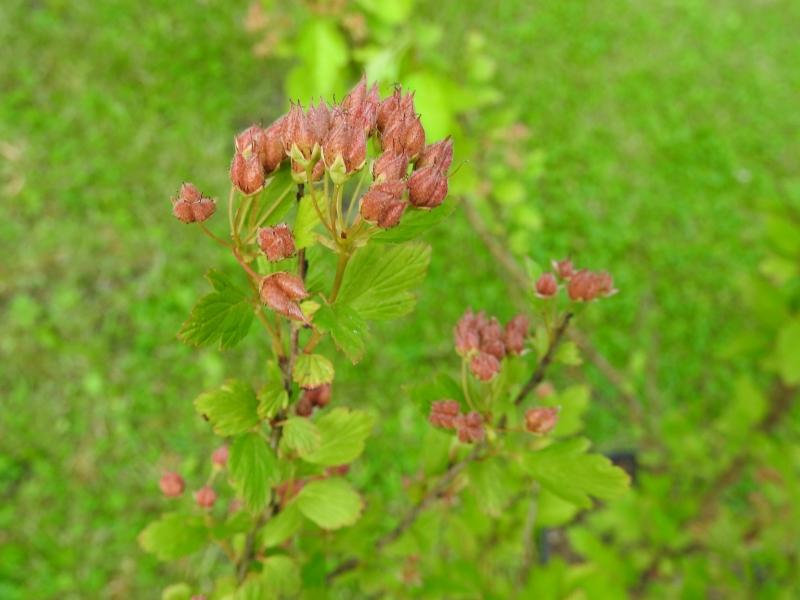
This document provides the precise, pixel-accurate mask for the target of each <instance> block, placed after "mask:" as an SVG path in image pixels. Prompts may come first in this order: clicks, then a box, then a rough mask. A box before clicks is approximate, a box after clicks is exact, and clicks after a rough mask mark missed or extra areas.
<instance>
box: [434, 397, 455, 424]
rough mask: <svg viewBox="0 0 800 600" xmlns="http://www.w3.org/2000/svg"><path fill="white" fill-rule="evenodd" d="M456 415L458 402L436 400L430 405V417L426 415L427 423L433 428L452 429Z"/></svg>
mask: <svg viewBox="0 0 800 600" xmlns="http://www.w3.org/2000/svg"><path fill="white" fill-rule="evenodd" d="M458 413H459V406H458V402H456V401H455V400H437V401H436V402H434V403H433V404H431V412H430V415H428V421H429V422H430V423H431V425H433V426H434V427H443V428H444V429H454V428H455V426H456V417H458Z"/></svg>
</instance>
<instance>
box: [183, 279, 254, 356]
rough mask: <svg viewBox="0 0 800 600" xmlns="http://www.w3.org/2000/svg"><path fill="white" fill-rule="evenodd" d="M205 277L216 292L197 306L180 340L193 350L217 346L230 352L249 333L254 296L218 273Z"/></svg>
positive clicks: (203, 298) (205, 297)
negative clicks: (193, 347) (198, 347)
mask: <svg viewBox="0 0 800 600" xmlns="http://www.w3.org/2000/svg"><path fill="white" fill-rule="evenodd" d="M206 277H207V279H208V280H209V281H210V282H211V285H212V286H214V291H213V292H211V293H210V294H206V295H205V296H203V297H202V298H200V300H199V301H198V302H197V304H195V305H194V308H192V312H191V314H190V315H189V318H188V319H187V320H186V322H185V323H184V324H183V326H182V327H181V330H180V331H179V332H178V337H179V338H180V339H181V340H182V341H183V342H185V343H187V344H190V345H193V346H205V345H208V344H217V345H218V346H219V349H220V350H224V349H226V348H231V347H232V346H235V345H236V344H238V343H239V342H240V341H241V340H242V339H243V338H244V337H245V336H246V335H247V332H248V331H250V324H251V323H252V322H253V305H252V304H251V300H252V292H250V291H249V290H244V289H242V288H240V287H238V286H236V285H234V284H233V283H231V282H230V280H228V279H227V278H226V277H225V276H224V275H222V274H221V273H219V272H217V271H213V270H212V271H209V272H208V274H207V275H206Z"/></svg>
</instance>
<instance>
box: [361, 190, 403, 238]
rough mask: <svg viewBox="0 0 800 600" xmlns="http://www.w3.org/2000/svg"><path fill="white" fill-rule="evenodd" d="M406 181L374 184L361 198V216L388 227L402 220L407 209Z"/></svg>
mask: <svg viewBox="0 0 800 600" xmlns="http://www.w3.org/2000/svg"><path fill="white" fill-rule="evenodd" d="M405 187H406V184H405V182H404V181H383V182H380V183H375V184H373V185H372V186H371V187H370V189H369V190H368V191H367V193H366V194H364V197H363V198H362V200H361V216H362V217H363V218H364V219H365V220H367V221H372V222H375V223H377V224H378V227H382V228H384V229H388V228H390V227H394V226H395V225H397V224H398V223H399V222H400V217H402V216H403V212H404V211H405V209H406V202H405V201H404V200H403V192H404V191H405Z"/></svg>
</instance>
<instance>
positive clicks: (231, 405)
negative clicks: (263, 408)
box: [194, 379, 258, 436]
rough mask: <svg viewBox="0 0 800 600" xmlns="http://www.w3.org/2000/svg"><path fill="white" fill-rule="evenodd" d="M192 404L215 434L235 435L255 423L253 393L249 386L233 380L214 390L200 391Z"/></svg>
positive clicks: (255, 406)
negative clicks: (208, 422)
mask: <svg viewBox="0 0 800 600" xmlns="http://www.w3.org/2000/svg"><path fill="white" fill-rule="evenodd" d="M194 407H195V409H196V410H197V412H198V413H199V414H200V415H202V416H204V417H206V418H207V419H208V420H209V421H210V422H211V426H212V427H213V428H214V433H216V434H217V435H222V436H226V435H236V434H238V433H243V432H245V431H247V430H248V429H252V428H253V427H255V426H256V425H258V413H257V410H256V409H257V407H258V400H257V398H256V395H255V393H254V392H253V390H252V388H251V387H250V386H249V385H247V384H246V383H244V382H242V381H237V380H235V379H232V380H229V381H226V382H225V383H224V384H223V386H222V387H221V388H219V389H218V390H214V391H210V392H205V393H203V394H200V395H199V396H198V397H197V398H196V399H195V401H194Z"/></svg>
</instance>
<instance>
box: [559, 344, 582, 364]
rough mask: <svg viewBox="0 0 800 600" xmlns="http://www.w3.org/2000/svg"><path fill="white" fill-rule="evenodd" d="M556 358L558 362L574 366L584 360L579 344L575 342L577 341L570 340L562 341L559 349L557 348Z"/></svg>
mask: <svg viewBox="0 0 800 600" xmlns="http://www.w3.org/2000/svg"><path fill="white" fill-rule="evenodd" d="M555 359H556V361H557V362H560V363H563V364H565V365H569V366H572V367H574V366H577V365H579V364H581V363H582V362H583V359H582V358H581V353H580V350H578V346H577V344H575V342H570V341H566V342H561V344H560V345H559V346H558V350H556V356H555Z"/></svg>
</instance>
